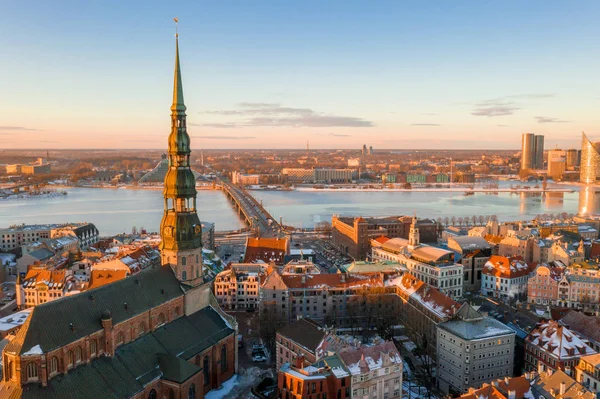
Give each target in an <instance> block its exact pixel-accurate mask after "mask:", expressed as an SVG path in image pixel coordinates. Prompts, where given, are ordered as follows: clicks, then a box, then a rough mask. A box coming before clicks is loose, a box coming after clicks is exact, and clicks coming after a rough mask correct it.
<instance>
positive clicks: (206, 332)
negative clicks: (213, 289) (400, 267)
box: [0, 306, 234, 399]
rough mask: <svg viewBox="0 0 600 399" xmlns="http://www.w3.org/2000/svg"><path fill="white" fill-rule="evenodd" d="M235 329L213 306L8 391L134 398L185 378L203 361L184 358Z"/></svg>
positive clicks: (29, 395)
mask: <svg viewBox="0 0 600 399" xmlns="http://www.w3.org/2000/svg"><path fill="white" fill-rule="evenodd" d="M233 333H234V331H233V330H232V329H231V328H229V326H228V325H227V323H226V322H225V321H224V320H223V318H222V317H221V316H220V315H219V313H217V311H215V310H214V309H213V308H212V307H210V306H208V307H206V308H204V309H202V310H200V311H198V312H196V313H194V314H192V315H190V316H183V317H180V318H179V319H177V320H175V321H173V322H171V323H169V324H166V325H164V326H162V327H160V328H158V329H157V330H156V331H153V332H150V333H148V334H146V335H144V336H142V337H140V338H138V339H136V340H135V341H133V342H131V343H129V344H126V345H122V346H120V347H119V348H117V350H116V352H115V355H114V356H113V357H112V358H110V357H104V356H103V357H99V358H97V359H94V360H92V361H91V362H90V363H89V364H87V365H82V366H78V367H76V368H75V369H73V370H71V371H69V372H68V373H67V374H65V375H59V376H56V377H53V378H51V379H50V380H49V381H48V387H46V388H44V387H42V386H40V385H38V384H29V385H25V386H23V387H22V388H17V387H15V386H14V385H12V384H11V385H10V386H11V387H12V392H15V393H16V394H15V395H14V396H9V395H11V392H9V391H8V390H10V389H11V388H8V387H7V385H9V384H5V387H3V388H4V389H7V392H6V393H7V396H8V397H9V398H12V397H14V398H23V399H37V398H46V399H47V398H49V399H59V398H78V399H87V398H90V399H92V398H130V397H133V396H135V395H136V394H138V393H139V392H141V391H142V390H143V389H144V387H145V386H146V385H148V384H149V383H151V382H154V381H155V380H156V379H157V378H162V379H165V380H169V381H174V382H178V383H180V382H183V381H186V380H187V379H189V378H190V377H191V376H192V375H194V374H196V373H197V372H199V371H200V367H198V366H196V365H194V364H192V363H188V362H186V361H185V360H188V359H190V358H192V357H193V356H195V355H196V354H198V353H200V352H202V351H204V350H205V349H207V348H209V347H210V346H212V345H214V344H215V343H216V342H218V341H220V340H222V339H223V338H226V337H227V336H229V335H231V334H233ZM0 389H1V388H0ZM21 389H22V393H21ZM2 393H3V392H2V391H0V394H2ZM2 397H4V396H2Z"/></svg>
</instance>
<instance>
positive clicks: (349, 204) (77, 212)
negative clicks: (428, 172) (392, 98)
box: [0, 186, 600, 235]
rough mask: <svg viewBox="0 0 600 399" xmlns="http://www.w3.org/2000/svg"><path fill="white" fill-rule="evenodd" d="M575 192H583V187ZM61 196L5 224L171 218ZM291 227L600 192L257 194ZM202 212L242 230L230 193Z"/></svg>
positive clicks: (124, 228) (486, 211)
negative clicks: (338, 217)
mask: <svg viewBox="0 0 600 399" xmlns="http://www.w3.org/2000/svg"><path fill="white" fill-rule="evenodd" d="M572 188H574V189H576V190H579V187H576V186H573V187H572ZM66 191H67V192H68V195H66V196H64V197H57V198H36V199H29V200H21V199H14V200H10V201H0V226H1V227H5V226H8V225H11V224H20V223H27V224H33V223H61V222H74V221H87V222H91V223H94V224H95V225H96V226H97V227H98V228H99V229H100V233H101V234H102V235H111V234H118V233H123V232H130V231H131V228H132V227H133V226H136V227H137V228H138V229H139V228H141V227H144V228H145V229H146V230H148V231H157V230H158V226H159V224H160V219H161V217H162V213H163V197H162V191H161V190H132V189H109V188H103V189H95V188H68V189H66ZM250 193H251V194H252V195H254V196H255V197H256V198H257V199H258V200H263V204H264V206H265V207H266V208H267V210H268V211H269V212H270V213H271V214H272V215H273V217H275V218H276V219H277V220H279V218H280V217H283V222H284V224H288V225H292V226H295V227H312V226H313V225H314V223H317V222H323V221H326V222H330V221H331V216H332V215H333V214H339V215H348V216H353V215H364V216H387V215H402V214H404V215H412V214H413V213H415V212H416V214H417V215H418V216H419V217H429V218H437V217H444V216H449V217H451V216H456V217H469V218H470V217H472V216H473V215H477V216H479V215H497V216H498V218H499V219H500V220H518V219H532V218H534V217H535V216H536V215H538V214H550V213H553V214H558V213H563V212H566V213H577V212H579V211H584V212H587V213H597V212H599V211H600V187H594V188H588V189H585V188H582V190H581V191H580V192H573V193H569V192H567V193H558V192H553V193H546V194H541V193H518V194H514V193H498V194H496V195H494V194H483V193H475V194H473V195H464V194H463V193H457V192H406V191H405V192H348V193H343V192H318V191H310V192H306V191H251V192H250ZM197 204H198V215H199V216H200V219H201V220H203V221H208V222H214V223H215V229H216V230H235V229H238V228H240V227H242V226H243V223H242V221H241V220H240V218H239V217H238V215H237V213H236V212H235V211H234V210H233V207H232V206H231V205H230V204H229V203H228V201H227V199H226V197H225V195H224V194H223V193H222V192H221V191H217V190H199V191H198V200H197Z"/></svg>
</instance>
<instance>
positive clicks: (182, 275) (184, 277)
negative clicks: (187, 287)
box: [181, 270, 187, 281]
mask: <svg viewBox="0 0 600 399" xmlns="http://www.w3.org/2000/svg"><path fill="white" fill-rule="evenodd" d="M181 279H182V280H183V281H185V280H187V272H186V271H185V270H184V271H182V272H181Z"/></svg>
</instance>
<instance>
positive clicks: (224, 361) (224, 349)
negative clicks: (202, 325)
mask: <svg viewBox="0 0 600 399" xmlns="http://www.w3.org/2000/svg"><path fill="white" fill-rule="evenodd" d="M221 371H222V372H223V371H227V346H226V345H223V346H222V347H221Z"/></svg>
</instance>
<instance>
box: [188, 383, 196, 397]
mask: <svg viewBox="0 0 600 399" xmlns="http://www.w3.org/2000/svg"><path fill="white" fill-rule="evenodd" d="M188 399H196V384H192V385H190V390H189V391H188Z"/></svg>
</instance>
